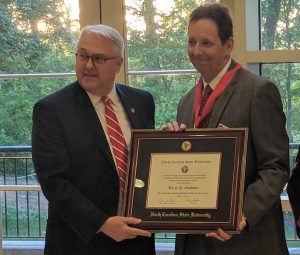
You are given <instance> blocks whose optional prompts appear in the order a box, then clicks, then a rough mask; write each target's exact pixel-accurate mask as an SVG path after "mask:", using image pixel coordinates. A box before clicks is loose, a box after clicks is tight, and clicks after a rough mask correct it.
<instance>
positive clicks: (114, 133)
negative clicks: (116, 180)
mask: <svg viewBox="0 0 300 255" xmlns="http://www.w3.org/2000/svg"><path fill="white" fill-rule="evenodd" d="M101 101H102V102H103V103H104V106H105V120H106V127H107V133H108V136H109V140H110V143H111V146H112V150H113V155H114V158H115V162H116V166H117V169H118V174H119V177H120V188H121V191H122V195H124V193H125V188H126V177H127V168H128V149H127V145H126V142H125V138H124V135H123V133H122V130H121V127H120V125H119V121H118V119H117V116H116V114H115V111H114V109H113V108H112V106H111V103H110V102H111V100H110V99H109V98H108V97H106V96H104V97H102V98H101Z"/></svg>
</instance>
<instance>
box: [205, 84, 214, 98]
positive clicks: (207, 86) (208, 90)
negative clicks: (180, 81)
mask: <svg viewBox="0 0 300 255" xmlns="http://www.w3.org/2000/svg"><path fill="white" fill-rule="evenodd" d="M212 91H213V90H212V88H211V87H210V86H209V84H207V85H206V86H205V88H204V93H203V95H208V96H209V95H210V94H211V92H212Z"/></svg>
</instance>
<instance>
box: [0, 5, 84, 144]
mask: <svg viewBox="0 0 300 255" xmlns="http://www.w3.org/2000/svg"><path fill="white" fill-rule="evenodd" d="M70 3H71V2H70V1H67V0H65V1H63V0H54V1H53V0H45V1H43V4H41V3H40V1H29V2H28V1H16V0H10V1H1V2H0V15H1V19H0V29H1V35H0V44H1V48H0V53H1V56H2V59H3V60H4V61H1V63H0V89H1V93H0V102H1V112H0V118H1V128H0V144H1V145H29V144H31V142H30V140H31V114H32V107H33V104H34V103H35V102H36V101H37V100H38V99H39V98H41V97H44V96H46V95H48V94H49V93H51V92H54V91H55V90H57V89H58V88H60V87H62V86H65V85H66V84H67V83H68V82H70V81H71V80H73V81H74V78H72V79H69V78H67V79H65V78H49V77H51V76H54V77H56V76H58V77H64V76H66V75H59V74H58V73H62V72H64V73H65V74H66V73H69V76H71V75H73V74H70V73H71V72H74V51H75V43H76V41H77V36H78V32H79V22H78V1H77V5H76V4H75V3H76V1H72V5H70ZM29 74H30V75H29ZM40 77H48V78H46V79H45V78H40Z"/></svg>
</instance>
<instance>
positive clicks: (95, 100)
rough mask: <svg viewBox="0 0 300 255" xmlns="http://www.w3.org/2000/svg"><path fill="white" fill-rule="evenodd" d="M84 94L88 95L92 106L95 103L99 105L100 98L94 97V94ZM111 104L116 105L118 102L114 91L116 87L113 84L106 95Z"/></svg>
mask: <svg viewBox="0 0 300 255" xmlns="http://www.w3.org/2000/svg"><path fill="white" fill-rule="evenodd" d="M86 93H87V94H88V96H89V98H90V100H91V102H92V104H93V105H96V104H97V103H99V100H100V99H101V97H99V96H96V95H94V94H91V93H90V92H88V91H86ZM106 96H107V97H108V98H109V99H110V100H111V102H112V103H113V104H114V105H116V104H117V102H118V95H117V90H116V85H115V84H114V85H113V87H112V89H111V91H110V92H109V93H108V94H107V95H106Z"/></svg>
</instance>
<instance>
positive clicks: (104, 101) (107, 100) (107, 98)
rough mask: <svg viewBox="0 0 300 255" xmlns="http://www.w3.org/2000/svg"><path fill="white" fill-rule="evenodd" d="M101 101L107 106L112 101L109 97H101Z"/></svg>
mask: <svg viewBox="0 0 300 255" xmlns="http://www.w3.org/2000/svg"><path fill="white" fill-rule="evenodd" d="M100 100H101V101H102V102H103V103H104V104H107V103H109V101H110V99H109V97H107V96H103V97H101V99H100Z"/></svg>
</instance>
